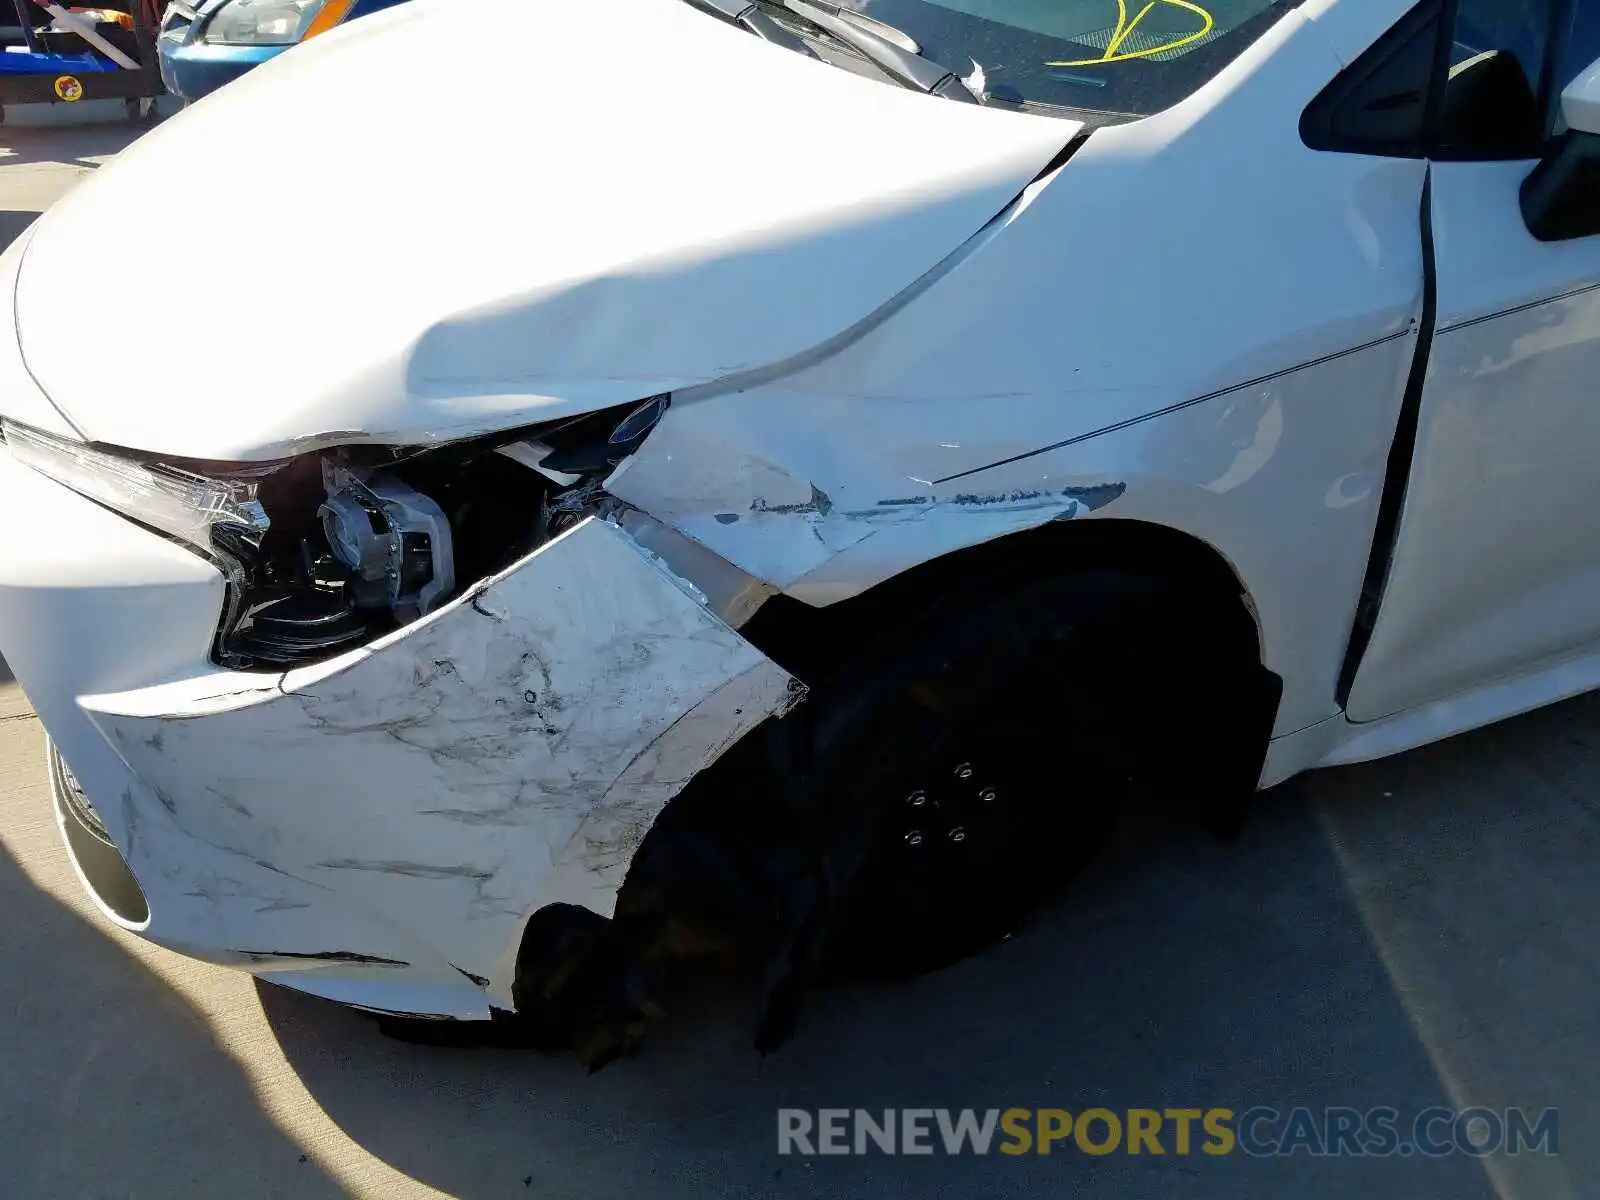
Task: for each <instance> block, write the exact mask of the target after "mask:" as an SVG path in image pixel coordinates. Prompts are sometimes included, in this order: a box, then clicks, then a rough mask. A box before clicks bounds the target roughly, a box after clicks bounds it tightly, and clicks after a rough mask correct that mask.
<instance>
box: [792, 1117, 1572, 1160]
mask: <svg viewBox="0 0 1600 1200" xmlns="http://www.w3.org/2000/svg"><path fill="white" fill-rule="evenodd" d="M1560 1116H1561V1114H1560V1113H1559V1112H1558V1111H1557V1110H1556V1109H1553V1108H1547V1109H1543V1110H1540V1111H1535V1110H1531V1109H1520V1108H1509V1109H1504V1110H1499V1109H1490V1108H1465V1109H1448V1108H1425V1109H1423V1110H1422V1111H1421V1112H1418V1113H1416V1114H1415V1115H1414V1116H1411V1117H1409V1118H1405V1119H1402V1117H1401V1114H1400V1111H1399V1110H1398V1109H1395V1108H1388V1107H1378V1108H1369V1109H1365V1110H1363V1109H1356V1108H1321V1109H1313V1108H1306V1107H1296V1108H1287V1109H1278V1108H1271V1107H1266V1106H1256V1107H1254V1108H1248V1109H1244V1110H1243V1111H1235V1110H1234V1109H1231V1108H1163V1109H1155V1108H1129V1109H1122V1110H1117V1111H1113V1110H1112V1109H1108V1108H1086V1109H1082V1110H1078V1111H1072V1110H1068V1109H1064V1108H1005V1109H1001V1108H989V1109H971V1108H962V1109H949V1108H901V1109H892V1108H891V1109H864V1108H822V1109H815V1110H813V1109H804V1108H780V1109H779V1110H778V1153H779V1154H803V1155H821V1154H947V1155H956V1154H991V1153H1000V1154H1012V1155H1022V1154H1050V1153H1052V1152H1055V1151H1062V1152H1067V1153H1073V1152H1076V1153H1081V1154H1089V1155H1104V1154H1119V1153H1120V1154H1150V1155H1168V1154H1172V1155H1196V1154H1198V1155H1209V1156H1211V1157H1213V1158H1220V1157H1224V1156H1227V1155H1235V1154H1241V1153H1242V1154H1245V1155H1249V1156H1251V1157H1257V1158H1268V1157H1280V1156H1286V1155H1294V1154H1304V1155H1308V1156H1311V1157H1316V1158H1325V1157H1331V1158H1337V1157H1342V1156H1347V1157H1355V1158H1382V1157H1387V1156H1390V1155H1398V1156H1400V1157H1409V1156H1411V1155H1420V1156H1424V1157H1429V1158H1442V1157H1445V1156H1447V1155H1452V1154H1462V1155H1467V1156H1470V1157H1475V1158H1481V1157H1484V1156H1486V1155H1490V1154H1508V1155H1518V1154H1546V1155H1554V1154H1558V1153H1559V1152H1560Z"/></svg>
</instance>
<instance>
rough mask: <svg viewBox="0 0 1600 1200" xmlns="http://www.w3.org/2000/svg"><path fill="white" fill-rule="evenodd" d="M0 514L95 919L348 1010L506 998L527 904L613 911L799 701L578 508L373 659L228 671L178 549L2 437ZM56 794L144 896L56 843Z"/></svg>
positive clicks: (207, 583)
mask: <svg viewBox="0 0 1600 1200" xmlns="http://www.w3.org/2000/svg"><path fill="white" fill-rule="evenodd" d="M0 511H4V512H6V513H7V514H23V513H25V514H27V519H26V520H17V519H8V520H7V521H5V522H4V523H3V525H0V653H3V654H4V655H5V658H6V661H7V662H8V664H9V665H10V667H11V668H12V671H13V672H14V674H15V675H16V677H17V679H18V681H19V682H20V683H21V684H22V686H23V688H24V690H25V691H26V692H27V694H28V696H29V698H30V699H31V700H32V702H33V704H34V707H35V709H36V711H37V712H38V713H39V716H40V718H41V719H42V721H43V722H44V725H45V728H46V730H47V731H48V732H49V734H50V737H51V739H52V742H53V744H54V746H55V747H57V748H59V751H60V754H61V756H62V758H63V759H64V762H65V763H66V764H70V773H67V772H63V771H59V770H58V771H57V772H55V776H56V779H57V786H56V789H55V790H56V792H57V816H58V821H59V822H60V823H61V824H62V829H63V833H64V834H65V835H67V842H68V846H69V849H70V850H71V851H72V853H73V857H74V861H75V864H76V865H77V868H78V870H79V873H80V876H81V877H82V878H83V879H84V881H85V883H86V884H88V885H89V887H90V891H91V894H94V895H95V896H96V898H97V900H98V901H99V903H100V905H101V907H102V908H103V909H104V911H105V912H106V915H107V916H108V917H110V918H111V919H112V920H115V921H117V922H118V923H120V924H122V925H123V926H124V927H126V928H129V929H133V930H135V931H136V932H138V933H140V934H142V935H143V936H145V937H148V938H150V939H151V940H153V941H156V942H159V943H161V944H163V945H166V946H169V947H171V948H173V949H175V950H177V951H179V952H181V953H185V954H188V955H191V956H194V957H198V958H203V959H206V960H209V961H212V962H218V963H224V964H229V965H235V966H239V967H242V968H244V969H247V970H250V971H252V972H253V973H255V974H257V975H260V976H263V977H265V978H268V979H271V980H273V981H274V982H279V983H286V984H288V985H290V986H294V987H298V988H300V989H302V990H305V991H310V992H314V993H317V994H320V995H324V996H328V997H330V998H333V999H337V1000H341V1001H344V1002H346V1003H351V1004H356V1005H359V1006H361V1007H365V1008H371V1009H377V1010H383V1011H389V1012H399V1013H409V1014H416V1015H426V1016H441V1017H463V1018H470V1017H483V1016H486V1015H488V1012H489V1010H490V1008H491V1007H502V1008H510V1007H511V984H512V978H513V972H514V966H515V960H516V952H517V948H518V944H519V941H520V938H521V932H522V929H523V927H524V925H525V923H526V921H527V919H528V918H529V916H530V915H531V914H532V913H533V912H535V911H537V910H538V909H540V908H542V907H544V906H546V905H548V904H551V903H556V902H565V903H573V904H581V905H584V906H586V907H589V908H591V909H593V910H594V911H596V912H599V913H601V914H603V915H609V913H610V911H611V906H612V904H613V903H614V900H615V896H616V892H617V890H618V889H619V888H620V886H621V884H622V881H623V878H624V876H625V874H626V872H627V868H628V865H629V863H630V861H631V859H632V856H633V854H634V852H635V850H637V848H638V846H639V845H640V843H641V841H642V839H643V837H644V835H645V834H646V833H647V832H648V830H649V829H650V827H651V826H652V825H653V824H654V821H655V819H656V817H657V816H658V815H659V813H660V812H661V810H662V809H663V808H664V807H665V805H666V803H667V802H668V801H669V800H670V799H671V798H672V796H673V795H675V794H676V793H677V792H678V791H679V790H681V789H682V787H683V786H684V785H685V784H686V783H687V782H688V781H689V780H690V779H691V778H692V777H693V776H694V775H695V774H696V773H697V772H699V771H700V770H702V769H703V768H704V767H705V766H707V765H709V763H710V762H712V761H714V760H715V759H716V757H717V756H718V755H719V754H720V753H721V752H722V751H723V750H724V749H726V748H727V747H728V746H729V745H731V744H733V743H734V742H735V741H737V740H738V739H739V738H740V737H742V736H743V735H744V734H745V733H746V732H748V731H749V730H750V729H751V728H753V727H754V726H755V725H757V724H759V723H760V722H761V721H763V720H765V719H766V718H767V717H768V716H769V715H773V714H781V713H782V712H783V711H785V710H786V709H787V707H788V706H789V705H790V704H791V703H792V702H793V699H794V697H795V696H796V694H797V687H796V685H795V684H794V682H793V681H792V680H791V679H790V677H789V676H788V675H787V674H785V673H784V672H783V671H782V670H781V669H780V668H778V667H777V666H776V665H774V664H773V663H772V662H771V661H770V660H768V659H767V658H766V657H765V656H763V655H762V654H761V653H760V652H759V651H757V650H756V649H755V648H754V647H753V646H751V645H750V644H749V643H748V642H746V641H745V640H744V639H743V638H741V637H740V636H739V635H738V634H737V633H736V632H734V631H733V630H732V629H731V628H729V626H728V625H726V624H725V623H724V622H723V621H722V620H721V619H719V618H718V617H717V616H716V615H714V614H713V613H712V612H711V611H709V610H708V608H707V607H706V604H705V599H704V596H702V595H701V594H700V592H699V591H698V589H696V588H695V587H694V586H693V585H691V584H689V583H686V582H685V581H684V580H681V579H679V578H678V577H677V576H676V575H674V574H673V573H672V572H671V571H670V570H669V569H668V568H667V567H666V566H665V565H664V564H663V562H662V561H661V560H660V559H659V558H657V557H656V556H655V555H654V554H652V553H651V552H649V551H647V550H645V549H644V548H643V547H641V546H640V545H639V544H638V543H637V542H636V541H635V540H634V538H633V537H631V536H630V535H629V534H628V533H625V532H624V531H623V530H621V529H619V528H617V527H615V526H613V525H611V524H608V523H606V522H604V521H601V520H597V519H590V520H588V521H586V522H584V523H583V524H582V525H579V526H578V527H576V528H575V529H573V530H571V531H569V532H568V533H566V534H564V535H563V536H561V537H559V538H557V539H555V540H554V541H552V542H550V543H548V544H547V545H545V546H542V547H540V548H539V549H538V550H537V551H535V552H534V553H533V554H531V555H529V556H528V557H527V558H525V559H523V560H522V561H520V562H518V563H516V564H515V565H513V566H512V567H511V568H509V569H508V570H506V571H504V572H502V573H501V574H500V575H498V576H495V577H493V578H490V579H488V580H484V581H483V582H481V583H479V584H477V585H474V586H473V587H472V588H470V589H468V590H466V591H465V592H464V593H463V594H461V595H460V596H458V597H457V598H456V599H455V600H453V601H452V602H451V603H449V604H447V605H446V606H444V607H443V608H441V609H439V610H438V611H436V612H434V613H431V614H430V615H429V616H427V617H426V618H424V619H423V620H421V621H418V622H416V623H415V624H413V625H410V626H408V627H406V628H405V629H402V630H400V631H398V632H396V633H394V634H391V635H389V636H387V637H385V638H383V639H380V640H378V641H376V642H374V643H372V644H370V645H368V646H365V647H362V648H361V649H358V650H355V651H352V652H350V653H349V654H346V655H343V656H341V657H339V658H337V659H334V660H331V661H329V662H325V663H321V664H318V665H316V666H313V667H306V668H300V669H296V670H291V671H288V672H286V673H282V674H254V673H252V674H246V673H237V672H228V671H223V670H220V669H218V668H217V667H215V666H214V665H212V664H211V663H210V661H209V658H208V655H209V650H210V645H211V640H212V636H213V633H214V631H215V629H216V625H217V621H218V619H219V615H220V611H221V606H222V601H223V592H224V585H223V580H222V577H221V575H220V574H219V572H218V571H217V570H216V569H215V568H214V567H213V566H211V565H210V564H209V563H207V562H205V561H204V560H203V559H201V558H200V557H198V556H197V555H195V554H193V553H191V552H189V551H188V550H186V549H184V548H182V547H180V546H177V545H174V544H173V543H171V542H168V541H166V540H164V539H162V538H160V537H158V536H156V535H154V534H152V533H149V532H147V531H145V530H144V529H142V528H140V527H138V526H135V525H133V524H132V523H130V522H128V521H126V520H124V519H123V518H121V517H120V516H118V515H116V514H114V513H111V512H109V511H107V510H105V509H103V508H101V507H100V506H98V505H96V504H94V503H92V502H91V501H88V500H85V499H83V498H82V497H80V496H78V495H76V494H75V493H72V492H70V491H68V490H66V489H64V488H62V487H60V486H59V485H57V484H55V483H54V482H52V481H50V480H48V479H45V478H44V477H42V476H40V475H37V474H36V473H34V472H33V471H31V470H29V469H28V468H26V467H24V466H22V465H21V464H19V463H16V462H15V461H14V460H12V459H11V457H10V456H9V454H7V453H5V452H4V450H3V449H0ZM73 777H75V778H76V780H77V781H79V782H81V786H82V789H83V792H84V793H85V794H86V796H87V799H88V802H89V804H90V805H91V806H92V808H93V811H94V813H95V814H96V815H98V817H99V819H100V821H101V823H102V825H103V833H104V840H105V841H106V842H108V843H109V845H110V847H114V852H115V856H116V857H118V858H120V860H121V862H122V863H124V864H126V868H127V869H128V870H129V871H130V872H131V875H132V878H133V879H134V880H135V881H136V885H137V886H136V889H135V894H137V895H138V896H139V898H140V899H141V900H142V901H143V907H142V908H141V907H140V906H139V905H138V904H134V903H131V902H129V901H128V900H127V899H126V897H127V895H128V894H129V893H128V890H127V888H126V887H125V886H124V887H122V888H121V890H118V889H117V888H114V887H111V886H110V885H108V883H107V882H106V879H107V875H106V869H105V865H104V862H100V863H99V865H98V866H97V865H96V862H93V861H90V859H92V858H93V857H94V855H93V853H92V850H86V846H87V843H84V842H83V841H82V839H81V837H79V838H77V839H76V840H75V838H74V822H77V823H78V824H79V825H81V824H82V822H81V821H80V820H79V817H80V816H81V813H80V812H79V808H78V807H75V806H74V804H73V803H71V802H70V801H71V799H72V797H71V796H70V795H69V794H68V793H69V791H70V781H71V779H72V778H73ZM78 832H79V833H80V834H81V832H82V831H81V829H80V830H78ZM107 848H109V847H107ZM101 857H102V859H103V858H104V855H102V856H101Z"/></svg>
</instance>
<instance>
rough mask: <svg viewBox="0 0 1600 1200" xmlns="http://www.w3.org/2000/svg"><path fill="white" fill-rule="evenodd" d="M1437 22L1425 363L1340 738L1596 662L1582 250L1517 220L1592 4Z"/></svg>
mask: <svg viewBox="0 0 1600 1200" xmlns="http://www.w3.org/2000/svg"><path fill="white" fill-rule="evenodd" d="M1452 9H1454V10H1455V11H1454V12H1453V14H1452V13H1451V10H1452ZM1445 14H1446V19H1447V20H1451V19H1453V22H1454V23H1453V26H1452V29H1451V32H1452V35H1453V37H1452V39H1451V42H1450V44H1448V46H1447V47H1445V49H1446V50H1447V51H1448V60H1447V62H1446V61H1445V60H1444V58H1443V57H1441V59H1440V60H1439V62H1438V73H1437V74H1436V76H1435V82H1434V87H1435V90H1436V93H1437V94H1439V96H1440V99H1439V101H1438V103H1437V106H1436V108H1435V109H1434V112H1435V122H1436V123H1435V128H1434V137H1433V146H1432V149H1431V150H1430V152H1429V157H1430V158H1431V159H1432V162H1431V166H1430V172H1429V189H1430V194H1431V198H1430V201H1429V204H1428V213H1427V216H1428V218H1429V221H1428V223H1429V224H1430V225H1431V229H1426V228H1425V236H1428V237H1431V241H1432V253H1433V262H1434V272H1433V276H1434V280H1433V314H1432V316H1433V335H1432V343H1431V348H1430V351H1429V357H1428V362H1427V367H1426V374H1425V376H1423V377H1422V388H1421V394H1420V403H1419V405H1418V406H1417V408H1416V409H1415V410H1414V414H1415V416H1414V419H1415V425H1414V429H1415V443H1414V449H1413V451H1412V454H1411V456H1410V466H1409V476H1408V478H1406V479H1405V480H1404V481H1403V482H1404V492H1403V496H1404V499H1403V506H1402V507H1401V508H1400V510H1399V520H1398V525H1397V527H1396V530H1397V532H1396V536H1395V540H1394V543H1393V549H1392V553H1391V554H1390V556H1389V558H1388V560H1387V576H1386V579H1385V580H1384V582H1383V586H1382V592H1381V600H1380V602H1379V607H1378V610H1377V615H1376V620H1375V623H1374V624H1373V625H1372V627H1371V631H1370V640H1369V641H1368V642H1367V645H1366V649H1365V653H1364V654H1363V655H1362V657H1361V659H1360V665H1359V668H1358V670H1357V671H1356V673H1355V675H1354V678H1353V682H1352V684H1351V686H1350V688H1349V692H1348V697H1347V703H1346V710H1347V712H1348V714H1349V716H1350V718H1351V719H1352V720H1356V721H1370V720H1375V719H1378V718H1381V717H1384V716H1387V715H1389V714H1391V713H1395V712H1398V711H1401V710H1404V709H1408V708H1413V707H1415V706H1417V705H1421V704H1426V703H1428V702H1430V701H1434V700H1438V699H1442V698H1445V697H1449V696H1452V695H1455V694H1458V693H1461V692H1463V691H1467V690H1470V689H1472V688H1474V687H1477V686H1481V685H1484V684H1487V683H1490V682H1494V681H1498V680H1503V679H1506V678H1509V677H1512V676H1514V675H1517V674H1520V673H1523V672H1527V671H1530V670H1534V669H1537V668H1538V667H1540V666H1541V665H1547V664H1554V663H1555V662H1558V661H1560V660H1561V659H1563V658H1566V657H1569V656H1573V655H1576V654H1579V653H1582V652H1583V651H1584V650H1585V649H1593V648H1594V646H1595V644H1596V643H1597V642H1600V469H1597V465H1596V462H1595V454H1596V451H1597V449H1600V237H1583V238H1577V239H1570V240H1565V241H1556V242H1546V241H1540V240H1539V239H1537V238H1535V237H1534V236H1533V234H1532V233H1530V232H1529V229H1528V226H1527V223H1526V221H1525V219H1524V217H1523V213H1522V207H1521V202H1520V193H1521V189H1522V185H1523V182H1524V181H1525V180H1526V179H1527V177H1528V176H1529V174H1530V172H1531V171H1532V170H1533V169H1534V167H1535V166H1536V165H1537V164H1538V160H1539V158H1540V156H1541V154H1542V153H1543V152H1544V149H1545V146H1546V144H1547V142H1548V140H1549V139H1548V135H1549V134H1551V133H1552V132H1553V131H1554V122H1555V120H1556V118H1555V116H1554V114H1555V113H1556V112H1558V110H1559V105H1558V103H1557V99H1558V97H1559V94H1560V91H1561V89H1562V88H1563V87H1565V86H1566V84H1567V83H1569V82H1570V81H1571V80H1572V79H1574V78H1575V77H1576V76H1577V75H1578V74H1580V73H1581V72H1582V71H1583V70H1584V69H1585V68H1586V67H1587V66H1588V65H1589V64H1590V63H1591V62H1592V61H1593V60H1594V59H1596V58H1600V0H1458V3H1457V4H1454V5H1446V9H1445ZM1407 433H1408V431H1407V429H1406V428H1405V426H1404V425H1402V430H1401V437H1402V438H1404V437H1406V436H1407ZM1402 461H1403V460H1402ZM1380 537H1381V532H1380ZM1381 552H1382V546H1381V544H1380V547H1379V553H1380V554H1381Z"/></svg>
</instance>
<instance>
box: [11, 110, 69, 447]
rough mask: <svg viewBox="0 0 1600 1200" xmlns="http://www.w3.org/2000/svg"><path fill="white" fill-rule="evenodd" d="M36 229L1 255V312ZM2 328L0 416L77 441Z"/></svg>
mask: <svg viewBox="0 0 1600 1200" xmlns="http://www.w3.org/2000/svg"><path fill="white" fill-rule="evenodd" d="M58 107H62V108H69V107H75V106H72V105H60V106H58ZM37 227H38V222H37V221H35V222H34V223H33V224H32V225H29V226H28V227H27V228H26V229H24V230H23V231H22V232H21V233H20V234H18V235H17V237H16V239H15V240H14V241H13V242H12V243H11V244H10V245H9V246H7V247H6V248H5V252H4V253H3V254H0V311H8V309H6V308H5V307H4V306H8V305H9V304H10V302H11V301H10V298H11V297H12V296H15V295H16V291H17V271H18V269H19V268H20V267H21V265H22V256H23V254H24V253H25V252H26V251H27V248H28V244H29V242H31V241H32V240H33V231H34V230H35V229H36V228H37ZM3 324H4V325H5V326H7V327H5V328H0V414H4V415H5V416H8V417H10V418H11V419H12V420H14V421H21V422H22V423H23V424H24V425H31V426H33V427H34V428H35V429H42V430H44V431H45V432H46V433H53V434H55V435H56V436H57V437H68V438H70V437H77V436H78V432H77V430H75V429H73V428H72V426H71V425H69V424H67V421H66V419H65V418H64V417H63V416H62V415H61V413H60V412H58V411H57V409H56V407H55V405H53V404H51V403H50V398H49V397H48V396H46V395H45V394H44V392H43V391H41V390H40V388H39V385H38V384H37V383H35V382H34V379H33V376H32V375H30V374H28V367H27V364H26V363H24V362H23V361H22V348H21V346H20V344H19V343H18V341H17V329H16V324H15V322H4V323H3Z"/></svg>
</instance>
